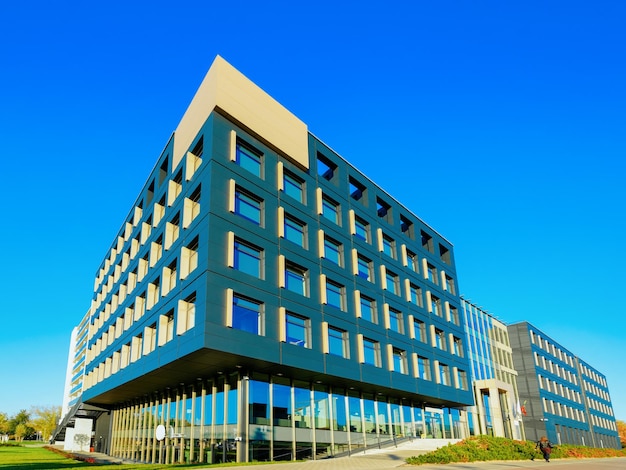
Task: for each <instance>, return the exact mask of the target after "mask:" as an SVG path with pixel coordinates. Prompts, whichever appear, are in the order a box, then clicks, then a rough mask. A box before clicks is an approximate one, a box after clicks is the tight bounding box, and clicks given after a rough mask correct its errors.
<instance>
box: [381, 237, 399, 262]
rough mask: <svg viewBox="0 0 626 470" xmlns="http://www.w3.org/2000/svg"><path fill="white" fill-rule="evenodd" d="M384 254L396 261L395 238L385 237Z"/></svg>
mask: <svg viewBox="0 0 626 470" xmlns="http://www.w3.org/2000/svg"><path fill="white" fill-rule="evenodd" d="M383 253H385V254H386V255H387V256H389V257H390V258H393V259H396V242H395V240H394V239H393V238H391V237H388V236H387V235H383Z"/></svg>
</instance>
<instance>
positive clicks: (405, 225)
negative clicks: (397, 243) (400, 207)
mask: <svg viewBox="0 0 626 470" xmlns="http://www.w3.org/2000/svg"><path fill="white" fill-rule="evenodd" d="M400 230H402V233H404V234H405V235H406V236H408V237H409V238H415V231H414V229H413V222H411V221H410V220H409V219H407V218H406V217H405V216H403V215H401V216H400Z"/></svg>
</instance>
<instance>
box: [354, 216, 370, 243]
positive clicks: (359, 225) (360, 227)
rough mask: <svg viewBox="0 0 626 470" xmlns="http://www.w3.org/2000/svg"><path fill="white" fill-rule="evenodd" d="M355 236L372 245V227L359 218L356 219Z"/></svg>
mask: <svg viewBox="0 0 626 470" xmlns="http://www.w3.org/2000/svg"><path fill="white" fill-rule="evenodd" d="M354 228H355V234H354V235H355V236H356V237H357V238H360V239H361V240H363V241H365V242H367V243H370V240H371V237H370V225H369V224H368V223H367V222H365V221H364V220H363V219H361V218H359V217H355V218H354Z"/></svg>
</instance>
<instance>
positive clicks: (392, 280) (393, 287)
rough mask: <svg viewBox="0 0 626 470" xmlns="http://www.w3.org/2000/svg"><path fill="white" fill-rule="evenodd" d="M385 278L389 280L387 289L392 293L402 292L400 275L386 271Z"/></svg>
mask: <svg viewBox="0 0 626 470" xmlns="http://www.w3.org/2000/svg"><path fill="white" fill-rule="evenodd" d="M385 278H386V280H387V291H388V292H391V293H392V294H395V295H399V294H400V286H399V282H400V281H399V279H398V276H397V275H396V274H394V273H392V272H391V271H386V273H385Z"/></svg>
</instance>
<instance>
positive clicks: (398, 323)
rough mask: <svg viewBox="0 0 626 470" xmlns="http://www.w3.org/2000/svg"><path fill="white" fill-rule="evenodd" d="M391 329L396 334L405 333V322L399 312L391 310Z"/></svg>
mask: <svg viewBox="0 0 626 470" xmlns="http://www.w3.org/2000/svg"><path fill="white" fill-rule="evenodd" d="M389 329H390V330H392V331H395V332H396V333H404V320H403V316H402V312H400V311H399V310H395V309H393V308H390V309H389Z"/></svg>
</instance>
